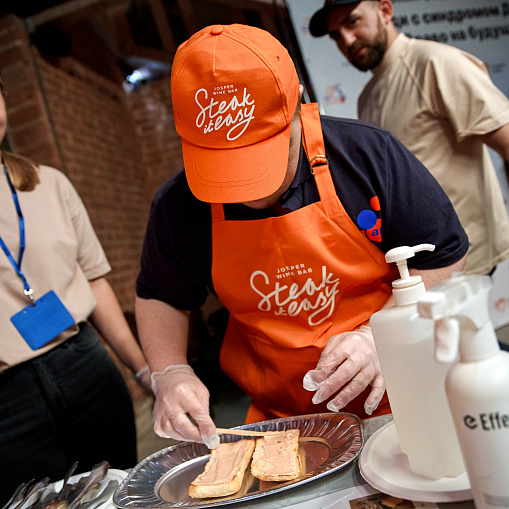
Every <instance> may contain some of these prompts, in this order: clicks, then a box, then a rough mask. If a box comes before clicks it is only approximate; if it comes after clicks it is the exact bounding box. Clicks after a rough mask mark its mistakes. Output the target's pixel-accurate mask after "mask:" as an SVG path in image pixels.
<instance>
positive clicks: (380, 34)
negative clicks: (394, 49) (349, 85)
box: [348, 20, 387, 71]
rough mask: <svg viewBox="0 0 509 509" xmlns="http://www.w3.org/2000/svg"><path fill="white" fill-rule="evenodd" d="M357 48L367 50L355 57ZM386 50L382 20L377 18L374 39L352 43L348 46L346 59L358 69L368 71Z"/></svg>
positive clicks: (380, 59)
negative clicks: (366, 42)
mask: <svg viewBox="0 0 509 509" xmlns="http://www.w3.org/2000/svg"><path fill="white" fill-rule="evenodd" d="M359 48H367V51H365V52H364V54H362V55H360V56H357V57H356V56H354V55H355V53H356V52H357V50H358V49H359ZM386 50H387V32H386V31H385V30H384V28H383V26H382V22H381V21H380V20H378V31H377V35H376V39H375V41H374V42H373V43H372V44H365V43H362V42H359V43H354V44H353V45H352V46H351V47H350V48H348V60H349V61H350V63H351V64H352V65H353V66H354V67H357V69H359V71H369V70H370V69H373V68H374V67H376V66H377V65H378V64H379V63H380V62H381V61H382V60H383V58H384V55H385V51H386Z"/></svg>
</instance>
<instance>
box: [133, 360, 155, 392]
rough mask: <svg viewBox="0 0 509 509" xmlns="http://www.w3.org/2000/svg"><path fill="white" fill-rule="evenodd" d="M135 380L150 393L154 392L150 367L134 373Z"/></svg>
mask: <svg viewBox="0 0 509 509" xmlns="http://www.w3.org/2000/svg"><path fill="white" fill-rule="evenodd" d="M133 378H134V379H135V380H136V382H137V383H138V385H139V386H140V387H141V388H142V389H144V390H146V391H147V392H150V393H151V392H152V381H151V378H150V368H149V367H148V366H144V367H143V368H141V369H140V370H138V371H137V372H136V373H134V374H133Z"/></svg>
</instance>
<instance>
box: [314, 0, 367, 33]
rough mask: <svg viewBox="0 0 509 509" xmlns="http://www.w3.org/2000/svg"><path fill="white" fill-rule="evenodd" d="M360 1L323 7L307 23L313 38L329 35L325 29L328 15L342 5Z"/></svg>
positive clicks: (340, 2) (346, 0)
mask: <svg viewBox="0 0 509 509" xmlns="http://www.w3.org/2000/svg"><path fill="white" fill-rule="evenodd" d="M360 1H361V0H344V1H338V2H331V3H330V4H327V5H324V6H323V7H322V8H321V9H320V10H318V11H316V12H315V13H314V14H313V16H312V17H311V20H310V22H309V32H310V33H311V35H312V36H313V37H322V35H327V34H328V33H329V29H328V27H327V18H328V17H329V14H330V13H331V12H332V11H334V10H336V9H337V8H338V7H341V6H342V5H348V4H355V3H359V2H360Z"/></svg>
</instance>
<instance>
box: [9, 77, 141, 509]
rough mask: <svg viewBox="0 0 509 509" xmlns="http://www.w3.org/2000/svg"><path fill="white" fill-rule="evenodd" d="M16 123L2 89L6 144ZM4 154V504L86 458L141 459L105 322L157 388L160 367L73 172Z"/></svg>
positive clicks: (86, 464) (117, 348)
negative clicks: (125, 308) (135, 327)
mask: <svg viewBox="0 0 509 509" xmlns="http://www.w3.org/2000/svg"><path fill="white" fill-rule="evenodd" d="M0 85H2V92H3V83H1V80H0ZM6 124H7V118H6V108H5V102H4V98H3V95H0V139H2V140H3V138H4V136H5V133H6ZM0 155H1V159H2V160H1V165H0V239H1V241H0V245H1V247H2V251H0V292H1V294H2V295H1V300H2V305H1V306H0V330H1V335H0V342H1V348H0V505H2V504H3V503H5V502H6V501H7V499H8V498H9V496H10V495H11V494H12V493H13V491H14V490H15V488H16V487H17V486H18V485H19V484H21V483H22V482H28V481H30V480H31V479H36V480H38V479H42V478H43V477H49V478H50V479H51V480H52V481H57V480H58V479H61V478H63V477H64V475H65V474H66V472H67V471H68V470H69V468H70V466H71V465H72V464H73V463H74V462H75V461H78V465H79V467H78V470H77V472H85V471H87V470H90V469H91V468H92V466H93V465H94V464H96V463H99V462H101V461H103V460H106V461H108V462H109V463H110V465H111V467H112V468H118V469H125V468H130V467H133V466H134V465H135V464H136V430H135V423H134V413H133V407H132V401H131V397H130V394H129V391H128V389H127V386H126V385H125V382H124V379H123V377H122V374H121V373H120V371H119V370H118V368H117V366H116V365H115V363H114V361H113V360H112V358H111V357H110V355H109V354H108V352H107V351H106V349H105V348H104V346H103V345H102V343H101V341H100V338H99V336H98V334H97V332H96V330H95V329H97V331H98V332H99V333H100V334H101V336H102V337H103V338H104V339H105V340H106V342H107V343H108V344H109V346H111V348H112V349H113V350H114V352H115V353H116V354H117V355H118V357H119V358H120V360H121V361H122V362H123V363H124V364H125V365H126V366H128V367H129V368H130V369H131V370H132V371H133V372H134V373H136V374H137V375H138V376H137V378H138V381H139V382H140V385H142V386H144V387H145V388H146V389H147V390H148V389H149V387H150V385H149V384H150V374H149V372H148V368H147V367H146V361H145V358H144V356H143V353H142V351H141V349H140V347H139V345H138V343H137V341H136V339H135V338H134V336H133V334H132V332H131V330H130V328H129V326H128V324H127V321H126V320H125V317H124V315H123V313H122V310H121V308H120V305H119V303H118V301H117V298H116V296H115V294H114V293H113V290H112V288H111V286H110V285H109V283H108V282H107V280H106V279H105V277H104V276H105V274H107V273H108V272H109V271H110V270H111V268H110V265H109V263H108V261H107V259H106V256H105V254H104V251H103V249H102V247H101V245H100V243H99V240H98V238H97V236H96V234H95V232H94V230H93V228H92V225H91V223H90V220H89V217H88V215H87V212H86V210H85V207H84V205H83V203H82V201H81V199H80V198H79V196H78V194H77V193H76V191H75V189H74V188H73V186H72V185H71V183H70V182H69V180H68V179H67V177H65V176H64V175H63V174H62V173H61V172H59V171H57V170H55V169H53V168H50V167H47V166H36V165H35V164H33V163H32V162H31V161H30V160H28V159H26V158H24V157H20V156H18V155H15V154H12V153H8V152H6V151H1V154H0ZM27 306H28V307H27ZM69 315H70V316H69ZM68 319H70V320H71V323H70V326H69V323H68V322H66V320H68ZM89 322H90V323H91V324H92V325H93V327H92V326H91V325H90V324H89ZM55 327H56V329H55ZM55 331H56V332H55ZM54 334H56V335H54Z"/></svg>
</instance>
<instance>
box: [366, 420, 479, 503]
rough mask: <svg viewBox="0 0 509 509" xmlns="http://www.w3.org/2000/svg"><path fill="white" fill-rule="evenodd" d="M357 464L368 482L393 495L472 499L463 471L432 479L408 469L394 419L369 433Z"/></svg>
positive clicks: (433, 499)
mask: <svg viewBox="0 0 509 509" xmlns="http://www.w3.org/2000/svg"><path fill="white" fill-rule="evenodd" d="M359 468H360V471H361V474H362V477H364V479H365V481H366V482H367V483H368V484H370V485H371V486H373V488H376V489H377V490H380V491H382V492H383V493H387V494H388V495H392V496H393V497H399V498H405V499H407V500H412V501H416V502H434V503H439V502H462V501H465V500H472V492H471V490H470V483H469V480H468V476H467V474H466V473H463V474H461V475H460V476H458V477H442V478H441V479H437V480H431V479H427V478H425V477H422V476H420V475H417V474H415V473H414V472H412V471H411V470H410V465H409V463H408V459H407V457H406V455H405V454H403V452H402V451H401V447H400V445H399V439H398V434H397V432H396V425H395V424H394V421H393V422H389V423H388V424H386V425H385V426H383V427H382V428H380V429H379V430H378V431H376V432H375V433H374V434H373V435H371V436H370V437H369V439H368V441H367V442H366V445H365V446H364V449H363V450H362V452H361V454H360V456H359Z"/></svg>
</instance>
